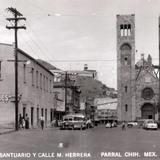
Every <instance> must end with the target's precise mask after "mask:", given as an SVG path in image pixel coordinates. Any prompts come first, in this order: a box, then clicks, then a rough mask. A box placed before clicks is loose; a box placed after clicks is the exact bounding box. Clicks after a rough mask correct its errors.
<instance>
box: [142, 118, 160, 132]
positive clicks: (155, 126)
mask: <svg viewBox="0 0 160 160" xmlns="http://www.w3.org/2000/svg"><path fill="white" fill-rule="evenodd" d="M143 128H144V129H146V130H149V129H153V130H157V129H158V124H157V123H156V122H155V121H154V120H146V121H145V122H144V124H143Z"/></svg>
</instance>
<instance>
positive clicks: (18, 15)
mask: <svg viewBox="0 0 160 160" xmlns="http://www.w3.org/2000/svg"><path fill="white" fill-rule="evenodd" d="M7 11H8V12H11V13H12V14H13V16H14V17H13V18H6V20H8V21H9V22H13V23H14V25H12V26H6V28H7V29H14V31H15V32H14V33H15V48H14V52H15V130H16V131H18V128H19V125H18V51H17V49H18V37H17V31H18V29H26V27H25V26H18V21H20V20H26V18H25V17H22V16H23V15H22V14H21V13H20V12H19V11H17V9H16V8H12V7H9V8H7Z"/></svg>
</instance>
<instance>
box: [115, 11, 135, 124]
mask: <svg viewBox="0 0 160 160" xmlns="http://www.w3.org/2000/svg"><path fill="white" fill-rule="evenodd" d="M134 87H135V15H134V14H131V15H117V89H118V120H120V121H131V120H134V119H135V115H134V113H135V92H134Z"/></svg>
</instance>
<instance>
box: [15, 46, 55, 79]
mask: <svg viewBox="0 0 160 160" xmlns="http://www.w3.org/2000/svg"><path fill="white" fill-rule="evenodd" d="M18 51H19V52H20V53H21V54H23V55H24V56H26V57H27V58H29V59H31V60H32V61H34V62H35V63H36V64H38V65H39V66H40V67H42V68H43V69H44V70H46V71H47V72H48V73H50V74H51V75H53V76H54V74H53V73H52V72H51V71H50V70H48V69H47V68H46V67H44V66H43V65H42V64H41V63H39V62H38V61H37V60H36V59H34V58H33V57H31V56H30V55H29V54H27V53H26V52H24V51H23V50H21V49H19V48H18Z"/></svg>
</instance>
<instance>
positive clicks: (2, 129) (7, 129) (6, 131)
mask: <svg viewBox="0 0 160 160" xmlns="http://www.w3.org/2000/svg"><path fill="white" fill-rule="evenodd" d="M11 132H15V129H13V128H12V129H10V128H0V135H2V134H7V133H11Z"/></svg>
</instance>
